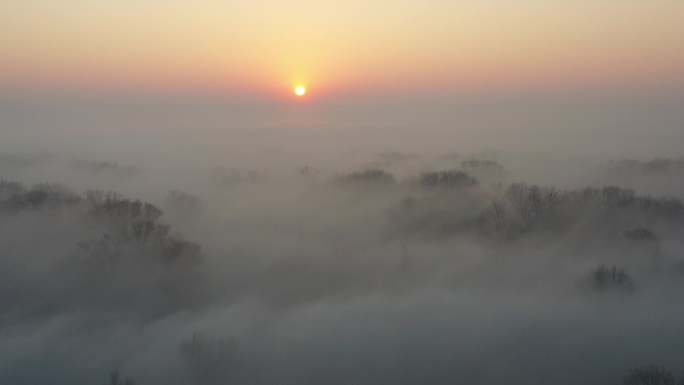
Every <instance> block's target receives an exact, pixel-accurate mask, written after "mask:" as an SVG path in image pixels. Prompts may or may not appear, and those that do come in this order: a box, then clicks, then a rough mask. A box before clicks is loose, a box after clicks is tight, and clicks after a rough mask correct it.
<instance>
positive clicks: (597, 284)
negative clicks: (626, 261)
mask: <svg viewBox="0 0 684 385" xmlns="http://www.w3.org/2000/svg"><path fill="white" fill-rule="evenodd" d="M589 283H590V284H591V287H592V288H593V289H595V290H598V291H622V292H628V293H631V292H633V291H634V290H635V288H636V286H635V284H634V281H633V280H632V278H631V277H630V276H629V274H627V272H626V271H625V269H621V268H618V267H616V266H612V267H606V266H599V268H597V269H596V270H594V271H593V272H592V273H591V276H590V278H589Z"/></svg>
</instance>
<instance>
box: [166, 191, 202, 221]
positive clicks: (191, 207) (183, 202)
mask: <svg viewBox="0 0 684 385" xmlns="http://www.w3.org/2000/svg"><path fill="white" fill-rule="evenodd" d="M165 203H166V208H167V209H168V211H170V212H171V213H172V214H174V215H176V216H177V217H179V218H181V219H192V218H194V217H196V216H197V215H198V214H199V212H200V211H201V209H202V203H201V202H200V198H199V197H198V196H196V195H192V194H188V193H184V192H182V191H177V190H173V191H171V192H170V193H169V195H168V196H167V197H166V202H165Z"/></svg>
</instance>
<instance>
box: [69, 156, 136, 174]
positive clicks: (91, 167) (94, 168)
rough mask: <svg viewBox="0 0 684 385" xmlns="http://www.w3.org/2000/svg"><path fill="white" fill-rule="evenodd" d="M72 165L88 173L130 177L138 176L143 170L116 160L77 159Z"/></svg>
mask: <svg viewBox="0 0 684 385" xmlns="http://www.w3.org/2000/svg"><path fill="white" fill-rule="evenodd" d="M71 165H72V167H73V168H74V169H75V170H77V171H81V172H84V173H87V174H93V175H106V176H108V177H115V178H130V177H134V176H137V175H139V174H140V173H141V171H140V170H139V169H138V168H137V167H135V166H122V165H119V164H118V163H116V162H93V161H86V160H79V161H75V162H73V163H72V164H71Z"/></svg>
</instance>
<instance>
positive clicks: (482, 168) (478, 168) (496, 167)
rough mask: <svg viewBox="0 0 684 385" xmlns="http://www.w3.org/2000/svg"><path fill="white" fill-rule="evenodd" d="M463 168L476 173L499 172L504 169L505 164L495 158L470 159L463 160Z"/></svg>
mask: <svg viewBox="0 0 684 385" xmlns="http://www.w3.org/2000/svg"><path fill="white" fill-rule="evenodd" d="M461 168H463V169H464V170H466V171H470V172H474V173H490V174H498V173H502V172H503V171H504V166H503V165H501V164H499V162H496V161H493V160H477V159H469V160H466V161H463V162H461Z"/></svg>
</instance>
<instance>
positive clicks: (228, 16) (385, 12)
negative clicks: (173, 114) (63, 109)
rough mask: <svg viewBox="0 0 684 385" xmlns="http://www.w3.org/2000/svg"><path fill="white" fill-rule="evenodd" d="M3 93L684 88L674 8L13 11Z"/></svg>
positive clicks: (657, 3)
mask: <svg viewBox="0 0 684 385" xmlns="http://www.w3.org/2000/svg"><path fill="white" fill-rule="evenodd" d="M2 9H3V11H2V14H3V17H2V23H0V52H2V57H3V59H2V60H1V61H0V87H2V88H5V89H12V90H43V91H45V90H47V91H60V90H65V89H67V90H85V91H98V92H99V91H105V92H107V91H122V90H123V91H133V92H137V91H155V92H157V91H161V92H170V91H174V92H177V91H178V92H181V93H183V92H207V91H210V92H218V93H224V94H227V95H237V96H244V97H250V98H281V97H286V96H291V95H292V89H293V88H294V86H296V85H300V84H301V85H305V86H307V88H308V89H309V93H308V95H309V96H308V97H310V98H315V97H317V96H318V97H320V98H324V97H336V96H342V95H357V94H374V95H383V94H397V93H399V94H407V95H410V94H428V95H430V94H435V95H441V94H445V93H447V94H448V93H453V92H460V91H463V90H474V91H482V90H486V91H491V90H494V91H499V90H521V89H560V90H570V89H578V88H579V89H583V88H625V87H626V88H644V87H662V86H672V85H682V84H684V26H683V25H682V23H681V20H682V17H683V16H684V2H682V1H678V0H650V1H640V0H627V1H624V0H623V1H618V0H591V1H590V0H575V1H561V0H520V1H509V0H477V1H475V0H465V1H450V2H447V1H435V0H431V1H426V0H420V1H419V0H392V1H389V0H378V1H373V2H368V1H361V0H344V1H341V0H329V1H313V0H293V1H278V0H252V1H247V0H238V1H230V2H225V1H218V0H196V1H186V0H165V1H162V0H136V1H133V0H121V1H116V2H112V1H103V0H63V1H53V0H21V1H18V0H5V1H4V2H3V5H2Z"/></svg>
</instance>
